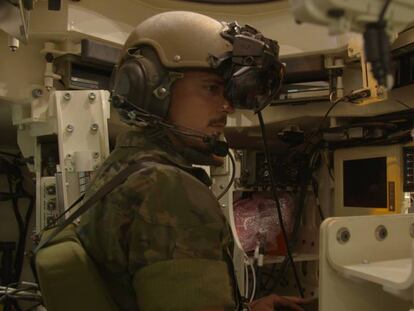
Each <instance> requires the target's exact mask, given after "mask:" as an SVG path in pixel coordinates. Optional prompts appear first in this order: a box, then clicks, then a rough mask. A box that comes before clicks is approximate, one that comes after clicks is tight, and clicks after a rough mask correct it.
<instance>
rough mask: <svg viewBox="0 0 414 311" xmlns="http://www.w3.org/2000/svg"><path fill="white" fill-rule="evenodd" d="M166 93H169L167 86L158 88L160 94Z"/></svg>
mask: <svg viewBox="0 0 414 311" xmlns="http://www.w3.org/2000/svg"><path fill="white" fill-rule="evenodd" d="M165 93H167V89H166V88H165V87H162V88H160V89H158V94H159V95H164V94H165Z"/></svg>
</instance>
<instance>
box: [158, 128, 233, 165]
mask: <svg viewBox="0 0 414 311" xmlns="http://www.w3.org/2000/svg"><path fill="white" fill-rule="evenodd" d="M166 123H167V122H166ZM161 125H162V124H161ZM167 128H168V129H169V130H170V131H171V132H173V133H174V134H176V135H179V136H181V137H191V138H194V139H197V140H200V141H201V142H202V143H204V144H205V145H206V147H207V148H206V151H207V152H208V153H211V154H214V155H216V156H219V157H225V156H227V155H228V153H229V145H228V144H227V142H226V141H223V140H220V137H218V136H216V135H205V134H201V133H200V132H198V131H196V130H192V129H190V128H184V127H178V126H176V125H174V124H171V123H168V127H167ZM183 143H184V144H185V142H183Z"/></svg>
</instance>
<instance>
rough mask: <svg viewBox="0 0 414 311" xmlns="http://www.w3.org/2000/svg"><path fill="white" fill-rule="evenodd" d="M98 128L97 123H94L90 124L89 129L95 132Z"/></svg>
mask: <svg viewBox="0 0 414 311" xmlns="http://www.w3.org/2000/svg"><path fill="white" fill-rule="evenodd" d="M98 130H99V125H98V123H94V124H92V125H91V131H92V132H96V131H98Z"/></svg>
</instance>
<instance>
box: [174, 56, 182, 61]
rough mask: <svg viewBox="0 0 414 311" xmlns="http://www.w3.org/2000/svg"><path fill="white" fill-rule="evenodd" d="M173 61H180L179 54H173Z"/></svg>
mask: <svg viewBox="0 0 414 311" xmlns="http://www.w3.org/2000/svg"><path fill="white" fill-rule="evenodd" d="M174 61H175V62H176V63H178V62H180V61H181V56H180V55H175V56H174Z"/></svg>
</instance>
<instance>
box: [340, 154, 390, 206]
mask: <svg viewBox="0 0 414 311" xmlns="http://www.w3.org/2000/svg"><path fill="white" fill-rule="evenodd" d="M343 164H344V192H343V193H344V206H345V207H361V208H363V207H367V208H387V158H386V157H379V158H369V159H360V160H348V161H344V162H343Z"/></svg>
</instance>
